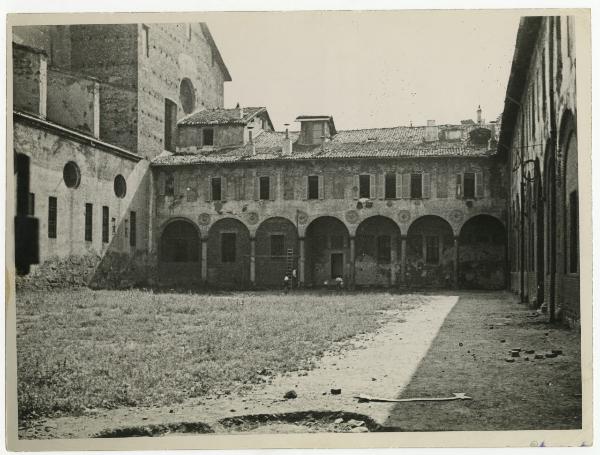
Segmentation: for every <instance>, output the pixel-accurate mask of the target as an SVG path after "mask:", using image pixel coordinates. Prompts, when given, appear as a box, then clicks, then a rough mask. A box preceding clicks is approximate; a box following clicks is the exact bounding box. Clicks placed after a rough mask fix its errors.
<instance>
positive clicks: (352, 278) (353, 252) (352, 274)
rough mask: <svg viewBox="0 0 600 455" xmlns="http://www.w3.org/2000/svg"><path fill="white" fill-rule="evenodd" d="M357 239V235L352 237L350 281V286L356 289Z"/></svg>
mask: <svg viewBox="0 0 600 455" xmlns="http://www.w3.org/2000/svg"><path fill="white" fill-rule="evenodd" d="M355 263H356V241H355V237H350V277H349V278H350V279H349V281H350V283H349V288H350V289H354V285H355V284H356V283H355V275H356V274H355V266H356V264H355Z"/></svg>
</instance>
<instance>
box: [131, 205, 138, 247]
mask: <svg viewBox="0 0 600 455" xmlns="http://www.w3.org/2000/svg"><path fill="white" fill-rule="evenodd" d="M136 244H137V220H136V213H135V212H131V213H130V214H129V246H135V245H136Z"/></svg>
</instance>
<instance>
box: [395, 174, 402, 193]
mask: <svg viewBox="0 0 600 455" xmlns="http://www.w3.org/2000/svg"><path fill="white" fill-rule="evenodd" d="M401 197H402V174H396V199H400V198H401Z"/></svg>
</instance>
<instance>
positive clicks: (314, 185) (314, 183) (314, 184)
mask: <svg viewBox="0 0 600 455" xmlns="http://www.w3.org/2000/svg"><path fill="white" fill-rule="evenodd" d="M307 196H308V199H319V176H318V175H309V176H308V195H307Z"/></svg>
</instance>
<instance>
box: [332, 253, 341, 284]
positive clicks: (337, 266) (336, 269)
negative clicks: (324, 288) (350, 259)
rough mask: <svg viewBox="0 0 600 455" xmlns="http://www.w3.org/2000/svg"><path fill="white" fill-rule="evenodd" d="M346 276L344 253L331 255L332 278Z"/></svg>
mask: <svg viewBox="0 0 600 455" xmlns="http://www.w3.org/2000/svg"><path fill="white" fill-rule="evenodd" d="M343 275H344V253H332V254H331V278H337V277H338V276H340V277H341V276H343Z"/></svg>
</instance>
